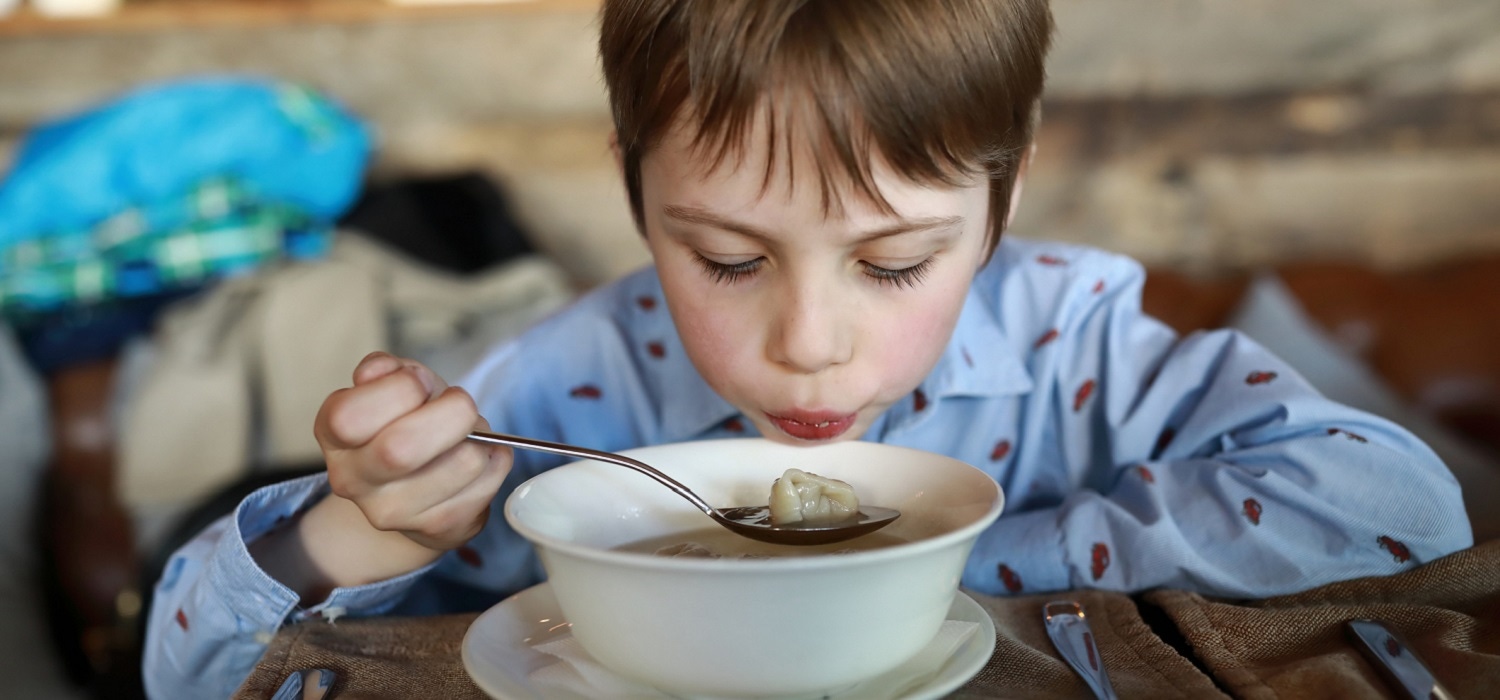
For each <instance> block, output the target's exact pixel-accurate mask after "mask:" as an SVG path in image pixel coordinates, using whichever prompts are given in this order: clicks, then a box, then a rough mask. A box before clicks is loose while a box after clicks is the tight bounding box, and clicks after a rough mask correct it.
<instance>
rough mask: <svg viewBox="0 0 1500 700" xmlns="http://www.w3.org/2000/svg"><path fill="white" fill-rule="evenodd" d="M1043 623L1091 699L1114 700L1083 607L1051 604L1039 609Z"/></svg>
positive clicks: (1069, 603)
mask: <svg viewBox="0 0 1500 700" xmlns="http://www.w3.org/2000/svg"><path fill="white" fill-rule="evenodd" d="M1042 619H1043V621H1045V622H1046V624H1047V636H1048V637H1050V638H1051V639H1052V645H1053V646H1055V647H1057V651H1058V653H1060V654H1062V657H1063V660H1064V661H1067V662H1068V665H1069V666H1072V667H1073V670H1074V671H1075V672H1077V673H1078V675H1079V676H1080V677H1081V678H1083V682H1084V684H1085V685H1087V686H1088V687H1089V690H1092V691H1094V697H1096V698H1098V699H1099V700H1116V699H1117V697H1118V696H1116V695H1115V689H1114V687H1113V686H1111V685H1110V683H1109V673H1107V672H1106V671H1105V670H1104V658H1103V657H1102V656H1101V655H1100V654H1099V645H1098V644H1096V643H1095V642H1094V633H1093V630H1092V629H1090V628H1089V622H1088V617H1087V616H1086V615H1085V614H1084V612H1083V605H1081V604H1079V603H1078V602H1077V601H1073V600H1054V601H1052V602H1050V603H1048V604H1047V605H1046V606H1044V607H1043V608H1042Z"/></svg>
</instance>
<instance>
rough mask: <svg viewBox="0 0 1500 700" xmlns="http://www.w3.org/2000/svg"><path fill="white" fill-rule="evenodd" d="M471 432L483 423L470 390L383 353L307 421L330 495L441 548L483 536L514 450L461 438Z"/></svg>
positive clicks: (384, 526)
mask: <svg viewBox="0 0 1500 700" xmlns="http://www.w3.org/2000/svg"><path fill="white" fill-rule="evenodd" d="M471 430H489V423H488V422H486V421H485V420H484V419H483V418H481V417H480V416H479V411H478V409H477V408H476V407H475V405H474V399H473V397H471V396H469V394H468V392H466V391H464V390H462V389H458V388H454V387H449V386H448V385H447V384H446V383H445V382H443V380H442V379H441V378H439V377H438V376H437V375H436V374H435V373H433V372H432V370H429V369H427V368H426V367H424V366H422V365H421V364H420V363H418V362H415V361H412V360H403V359H400V358H397V357H394V356H392V355H388V354H386V353H381V352H377V353H372V354H370V355H368V356H367V357H365V359H364V360H362V361H361V362H360V363H359V366H358V367H356V368H355V370H354V386H353V387H351V388H348V389H340V390H338V391H335V392H334V393H332V394H330V395H329V397H328V398H327V399H326V400H325V401H324V402H323V406H322V408H321V409H320V410H319V411H318V417H317V420H316V422H315V423H314V427H313V431H314V433H315V435H316V436H317V439H318V444H319V446H321V447H322V449H323V457H324V459H325V460H326V461H327V464H328V482H329V485H330V486H331V487H332V489H333V493H334V494H335V495H337V496H339V497H342V498H344V499H347V500H348V501H350V502H352V503H354V504H355V505H356V506H358V507H359V510H360V512H362V513H363V514H364V517H365V519H366V520H368V521H369V524H370V525H371V526H372V527H374V528H375V529H377V530H382V531H386V532H400V533H401V534H403V535H405V536H407V537H408V538H410V539H411V540H412V541H414V542H416V543H418V544H420V545H422V546H424V547H428V548H430V549H433V550H438V551H443V550H449V549H453V548H455V547H458V546H460V545H462V544H463V543H465V542H467V541H469V540H470V539H471V538H473V537H474V536H475V535H477V534H479V531H480V530H481V529H483V528H484V524H485V522H486V520H487V519H488V517H489V510H490V503H491V502H492V501H493V500H494V498H495V494H496V493H498V492H499V490H500V484H501V482H503V481H504V480H505V476H506V474H508V473H509V472H510V466H511V457H512V454H511V451H510V449H509V448H505V447H495V446H489V445H482V444H479V443H476V442H472V441H469V440H466V439H465V436H466V435H468V433H469V431H471Z"/></svg>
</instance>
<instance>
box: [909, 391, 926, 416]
mask: <svg viewBox="0 0 1500 700" xmlns="http://www.w3.org/2000/svg"><path fill="white" fill-rule="evenodd" d="M924 408H927V394H924V393H922V390H921V389H918V390H916V391H914V392H912V394H911V410H913V411H915V412H917V413H921V412H922V409H924Z"/></svg>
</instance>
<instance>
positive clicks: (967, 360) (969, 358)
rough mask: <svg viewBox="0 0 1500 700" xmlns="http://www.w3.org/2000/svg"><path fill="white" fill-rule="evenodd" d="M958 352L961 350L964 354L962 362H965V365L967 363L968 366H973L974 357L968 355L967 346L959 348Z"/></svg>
mask: <svg viewBox="0 0 1500 700" xmlns="http://www.w3.org/2000/svg"><path fill="white" fill-rule="evenodd" d="M959 352H962V353H963V354H964V364H966V365H968V366H970V367H973V366H974V358H973V357H972V356H970V355H969V349H968V348H959Z"/></svg>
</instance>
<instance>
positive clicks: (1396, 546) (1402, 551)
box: [1375, 535, 1411, 564]
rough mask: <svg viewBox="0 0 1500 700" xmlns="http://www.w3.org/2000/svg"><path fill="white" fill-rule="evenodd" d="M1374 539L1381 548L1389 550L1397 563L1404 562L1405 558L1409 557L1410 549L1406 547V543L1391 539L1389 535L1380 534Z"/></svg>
mask: <svg viewBox="0 0 1500 700" xmlns="http://www.w3.org/2000/svg"><path fill="white" fill-rule="evenodd" d="M1375 541H1376V542H1379V543H1380V548H1381V549H1384V550H1385V551H1387V552H1390V553H1391V557H1393V558H1394V559H1395V560H1396V561H1397V562H1398V563H1401V564H1405V563H1406V560H1408V559H1411V550H1410V549H1407V548H1406V543H1404V542H1402V541H1400V540H1396V539H1392V538H1391V537H1390V536H1389V535H1381V536H1380V537H1378V538H1376V540H1375Z"/></svg>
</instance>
